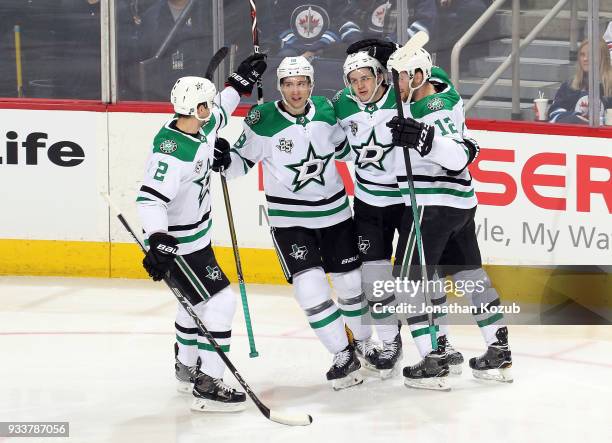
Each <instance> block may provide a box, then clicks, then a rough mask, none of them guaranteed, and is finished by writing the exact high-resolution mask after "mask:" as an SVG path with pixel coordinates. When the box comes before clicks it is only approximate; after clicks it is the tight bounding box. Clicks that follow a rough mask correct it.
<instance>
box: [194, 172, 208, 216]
mask: <svg viewBox="0 0 612 443" xmlns="http://www.w3.org/2000/svg"><path fill="white" fill-rule="evenodd" d="M197 168H200V169H201V168H202V165H201V164H200V163H199V162H198V164H197V165H196V174H197ZM193 183H195V184H196V185H198V186H200V195H199V196H198V201H199V202H200V206H202V202H203V201H204V198H205V197H206V194H208V193H209V192H210V164H209V162H207V163H206V171H205V172H204V175H203V176H202V177H200V178H199V179H197V180H194V181H193Z"/></svg>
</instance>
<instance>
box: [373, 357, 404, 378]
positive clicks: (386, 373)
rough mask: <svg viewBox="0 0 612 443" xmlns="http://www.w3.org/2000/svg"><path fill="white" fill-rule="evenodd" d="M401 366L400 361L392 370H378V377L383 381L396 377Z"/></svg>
mask: <svg viewBox="0 0 612 443" xmlns="http://www.w3.org/2000/svg"><path fill="white" fill-rule="evenodd" d="M399 368H400V364H399V361H398V362H397V363H396V364H395V366H393V367H392V368H391V369H377V372H378V376H379V377H380V379H381V380H387V379H389V378H393V377H395V376H396V375H397V374H398V373H399Z"/></svg>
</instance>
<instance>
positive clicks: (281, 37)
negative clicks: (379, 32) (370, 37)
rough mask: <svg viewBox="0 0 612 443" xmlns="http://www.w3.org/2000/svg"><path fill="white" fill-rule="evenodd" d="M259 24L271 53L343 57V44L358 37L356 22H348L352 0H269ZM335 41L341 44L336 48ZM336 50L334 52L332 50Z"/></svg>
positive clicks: (289, 55)
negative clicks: (341, 44) (341, 46)
mask: <svg viewBox="0 0 612 443" xmlns="http://www.w3.org/2000/svg"><path fill="white" fill-rule="evenodd" d="M268 6H269V8H268V10H267V11H266V13H265V15H264V16H263V17H262V21H261V23H260V25H261V26H260V27H261V29H262V31H263V32H264V34H265V40H266V44H267V45H269V46H270V48H271V49H272V51H273V53H274V55H276V56H278V57H280V58H283V57H292V56H298V55H302V56H304V57H306V58H307V59H309V60H312V58H313V57H315V56H317V55H322V54H324V53H325V55H327V56H329V55H330V52H332V53H333V54H334V55H337V57H338V58H339V59H340V58H343V57H344V47H346V45H347V44H350V43H353V42H355V41H357V40H359V36H360V34H358V32H359V29H358V27H357V25H356V24H355V23H354V22H352V21H351V17H353V10H354V9H355V5H354V3H351V2H350V1H348V0H316V1H303V0H272V2H271V3H270V4H269V5H268ZM338 43H344V44H345V45H344V47H343V48H340V49H338V48H337V47H336V46H337V44H338ZM334 49H336V52H333V50H334Z"/></svg>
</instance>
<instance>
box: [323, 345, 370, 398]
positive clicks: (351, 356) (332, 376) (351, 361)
mask: <svg viewBox="0 0 612 443" xmlns="http://www.w3.org/2000/svg"><path fill="white" fill-rule="evenodd" d="M360 368H361V364H360V363H359V360H358V359H357V356H356V355H355V350H354V349H353V347H352V346H351V345H348V346H347V347H346V348H344V349H343V350H342V351H340V352H338V353H337V354H335V355H334V361H333V364H332V367H331V368H329V371H327V374H326V376H327V379H328V380H329V381H331V382H332V388H333V389H334V391H339V390H341V389H346V388H349V387H351V386H355V385H360V384H361V383H363V377H362V376H361V374H360V373H359V369H360Z"/></svg>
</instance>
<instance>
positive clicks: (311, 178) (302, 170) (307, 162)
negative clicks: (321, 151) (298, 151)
mask: <svg viewBox="0 0 612 443" xmlns="http://www.w3.org/2000/svg"><path fill="white" fill-rule="evenodd" d="M333 155H334V154H333V153H331V154H329V155H322V156H319V155H317V153H316V152H315V150H314V148H313V146H312V143H310V144H309V145H308V152H307V153H306V158H304V159H303V160H302V161H300V162H299V163H295V164H292V165H285V167H286V168H289V169H291V170H292V171H293V172H295V177H294V178H293V183H291V184H292V185H293V186H294V188H293V192H297V191H299V190H300V189H302V188H304V187H305V186H307V185H308V184H309V183H312V182H314V183H318V184H320V185H323V186H324V185H325V179H324V178H323V173H324V172H325V168H326V167H327V165H328V164H329V160H330V159H331V158H332V156H333Z"/></svg>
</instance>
